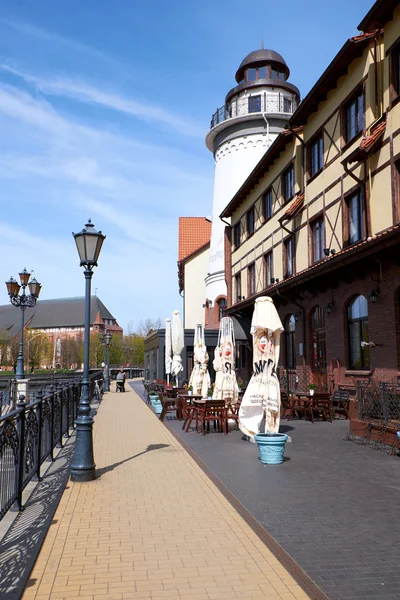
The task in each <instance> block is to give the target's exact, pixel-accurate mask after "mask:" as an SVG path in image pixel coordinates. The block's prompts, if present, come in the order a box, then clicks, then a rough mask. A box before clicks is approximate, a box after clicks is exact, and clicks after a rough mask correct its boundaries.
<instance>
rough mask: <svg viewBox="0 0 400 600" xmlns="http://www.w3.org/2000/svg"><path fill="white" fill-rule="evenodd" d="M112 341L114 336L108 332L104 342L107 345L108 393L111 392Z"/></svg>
mask: <svg viewBox="0 0 400 600" xmlns="http://www.w3.org/2000/svg"><path fill="white" fill-rule="evenodd" d="M111 340H112V335H111V333H110V331H107V333H106V335H105V336H104V341H105V344H106V349H107V352H106V365H107V367H106V369H107V370H106V392H109V391H110V346H111Z"/></svg>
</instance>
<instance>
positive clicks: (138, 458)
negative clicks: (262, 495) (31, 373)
mask: <svg viewBox="0 0 400 600" xmlns="http://www.w3.org/2000/svg"><path fill="white" fill-rule="evenodd" d="M127 388H129V386H127ZM95 459H96V462H97V469H98V470H97V474H98V478H97V479H96V480H95V481H93V482H91V483H85V484H79V483H71V482H69V483H68V485H67V488H66V490H65V492H64V494H63V496H62V499H61V501H60V504H59V507H58V509H57V512H56V514H55V517H54V520H53V522H52V525H51V526H50V529H49V532H48V534H47V536H46V539H45V542H44V544H43V547H42V550H41V552H40V554H39V557H38V559H37V561H36V564H35V567H34V569H33V571H32V573H31V576H30V579H29V581H28V585H27V588H26V590H25V593H24V594H23V600H33V599H35V600H48V599H52V600H61V599H64V600H74V599H78V598H79V600H83V599H85V600H89V599H90V600H100V599H104V600H106V599H107V600H134V599H135V600H140V599H149V598H151V599H152V600H161V599H170V600H173V599H177V600H223V599H232V598H242V599H247V600H250V599H256V598H257V599H261V598H263V599H268V600H276V599H281V600H295V599H298V600H300V599H306V598H309V597H310V596H308V595H307V594H306V593H305V592H304V591H303V590H302V589H301V588H300V586H299V585H298V584H296V582H295V580H294V579H293V578H292V576H291V575H289V573H288V572H287V571H286V569H285V568H284V567H283V566H282V565H281V564H280V562H279V560H278V559H277V558H275V556H274V555H273V554H272V553H271V552H270V551H269V550H268V548H267V547H266V546H265V545H264V543H263V542H262V541H261V540H260V538H259V537H258V536H257V535H256V533H255V532H254V531H253V529H252V528H251V527H249V525H248V524H247V523H246V521H245V520H244V519H243V518H242V517H241V516H240V515H239V513H238V512H237V511H236V510H235V509H234V508H233V507H232V505H231V504H230V503H229V502H228V500H227V499H226V498H225V497H224V496H223V495H222V493H221V492H220V491H219V490H218V489H217V487H216V486H215V485H214V484H213V483H212V482H211V481H210V479H209V478H208V477H207V476H206V475H205V474H204V472H203V471H202V470H201V469H200V467H199V466H198V465H197V464H196V462H195V461H194V460H193V459H192V458H191V457H190V456H189V455H188V454H187V452H186V451H185V450H184V449H183V448H182V446H181V445H180V443H179V442H178V441H177V440H176V439H175V437H174V436H173V435H172V434H171V433H170V432H169V431H168V429H167V428H166V427H165V426H164V425H163V424H162V423H160V422H159V421H158V419H157V418H156V416H155V415H154V414H153V413H152V412H151V411H150V410H149V408H148V407H147V406H146V405H145V404H144V403H143V401H142V400H141V399H140V398H139V396H137V395H136V393H135V392H133V391H131V390H129V389H128V391H127V393H125V394H115V393H109V394H107V395H106V396H105V398H104V400H103V402H102V404H101V406H100V410H99V412H98V414H97V417H96V423H95Z"/></svg>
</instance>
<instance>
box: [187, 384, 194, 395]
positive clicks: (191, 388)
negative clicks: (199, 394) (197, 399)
mask: <svg viewBox="0 0 400 600" xmlns="http://www.w3.org/2000/svg"><path fill="white" fill-rule="evenodd" d="M187 392H188V396H191V395H192V394H193V386H192V385H189V387H188V389H187Z"/></svg>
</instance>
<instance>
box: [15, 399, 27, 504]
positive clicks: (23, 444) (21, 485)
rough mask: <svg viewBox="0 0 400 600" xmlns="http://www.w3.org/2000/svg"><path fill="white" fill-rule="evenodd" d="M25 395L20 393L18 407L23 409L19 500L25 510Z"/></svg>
mask: <svg viewBox="0 0 400 600" xmlns="http://www.w3.org/2000/svg"><path fill="white" fill-rule="evenodd" d="M25 406H26V402H25V396H24V395H23V394H21V395H20V397H19V401H18V403H17V408H19V409H21V412H20V413H19V417H18V430H19V431H18V433H19V443H20V447H19V457H18V480H17V481H18V483H17V486H18V487H17V502H18V507H19V510H23V509H24V507H23V506H22V490H23V486H24V458H25V418H26V417H25Z"/></svg>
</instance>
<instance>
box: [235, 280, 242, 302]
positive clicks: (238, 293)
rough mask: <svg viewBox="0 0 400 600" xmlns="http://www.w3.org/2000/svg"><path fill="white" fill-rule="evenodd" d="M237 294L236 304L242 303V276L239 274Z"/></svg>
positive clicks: (236, 281)
mask: <svg viewBox="0 0 400 600" xmlns="http://www.w3.org/2000/svg"><path fill="white" fill-rule="evenodd" d="M235 294H236V302H240V301H241V299H242V275H241V273H238V274H237V275H235Z"/></svg>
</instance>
